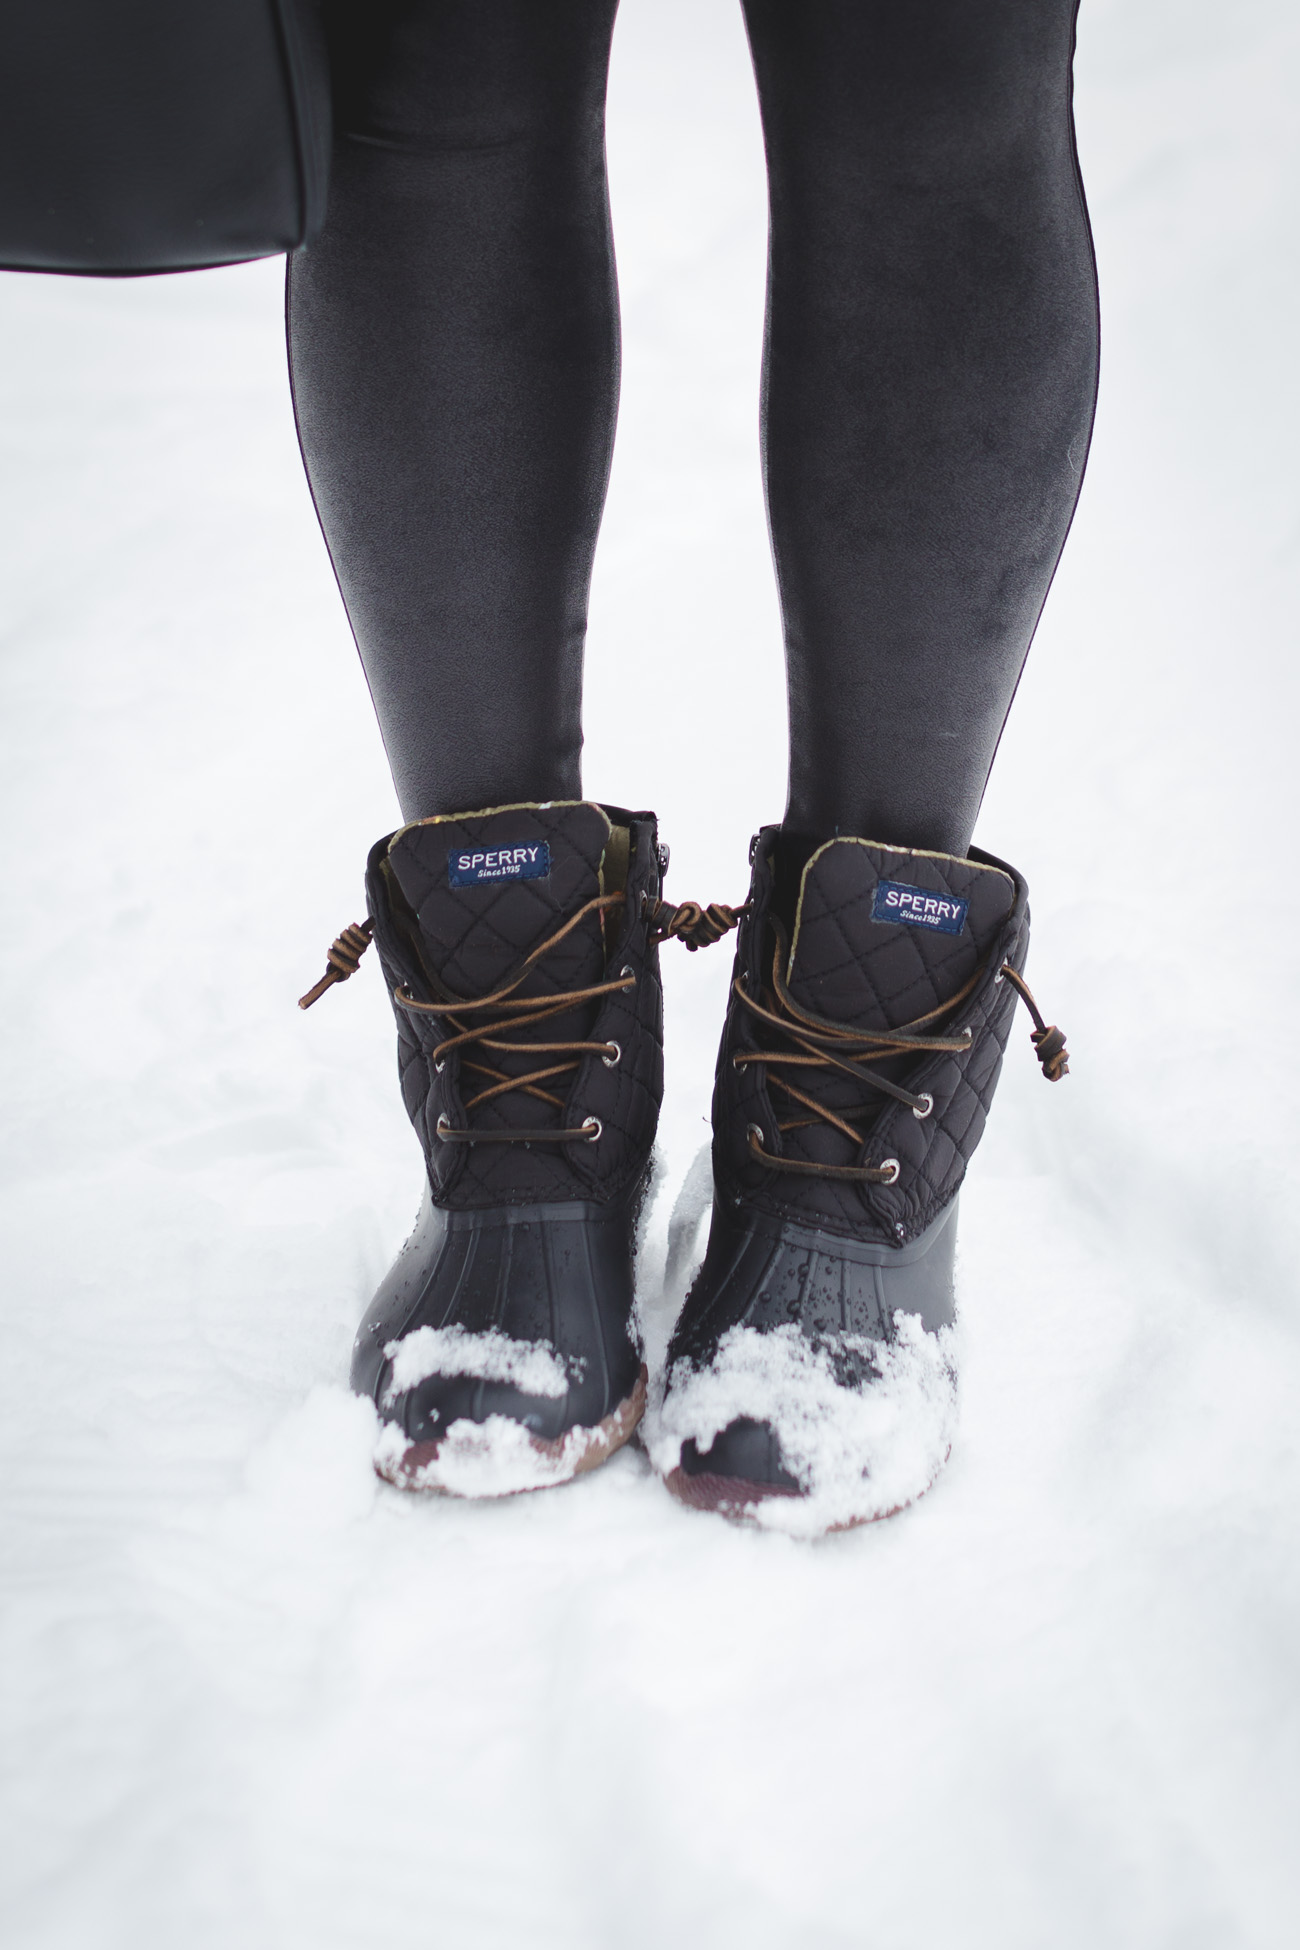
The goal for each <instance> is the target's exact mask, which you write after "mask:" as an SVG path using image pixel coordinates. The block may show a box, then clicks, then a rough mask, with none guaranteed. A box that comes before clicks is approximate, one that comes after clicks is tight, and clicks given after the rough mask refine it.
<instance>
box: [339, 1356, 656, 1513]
mask: <svg viewBox="0 0 1300 1950" xmlns="http://www.w3.org/2000/svg"><path fill="white" fill-rule="evenodd" d="M646 1380H647V1372H646V1368H645V1366H644V1364H643V1365H642V1368H641V1372H640V1374H639V1375H638V1376H637V1381H636V1386H635V1388H633V1390H632V1393H631V1394H630V1395H629V1396H628V1397H627V1398H626V1400H625V1401H621V1402H620V1403H619V1405H618V1407H617V1408H615V1409H612V1410H611V1411H610V1413H609V1414H608V1415H607V1416H606V1417H605V1418H604V1420H603V1421H601V1422H597V1423H596V1425H595V1427H594V1428H590V1429H570V1430H569V1432H568V1434H567V1435H562V1436H556V1437H554V1438H553V1439H552V1440H550V1441H545V1440H543V1438H542V1437H540V1436H530V1437H529V1438H528V1446H529V1448H530V1449H532V1451H533V1452H534V1454H535V1455H536V1456H537V1458H538V1460H539V1462H541V1463H542V1464H543V1466H544V1467H547V1468H550V1469H553V1470H555V1471H556V1472H557V1473H556V1474H554V1475H547V1476H545V1477H544V1478H542V1479H540V1480H539V1481H538V1482H536V1483H525V1484H521V1485H520V1486H519V1488H518V1489H513V1490H505V1491H502V1492H500V1494H502V1495H505V1496H524V1495H527V1494H529V1493H530V1492H531V1491H533V1490H542V1489H554V1488H556V1487H557V1486H558V1485H559V1484H561V1483H571V1482H572V1481H573V1479H574V1477H575V1476H585V1475H586V1474H587V1472H588V1471H589V1470H592V1469H598V1468H599V1467H600V1465H601V1463H603V1462H608V1460H609V1458H610V1457H611V1456H612V1455H613V1454H614V1453H615V1452H616V1450H619V1449H621V1448H622V1447H623V1444H624V1443H625V1442H627V1441H628V1440H629V1438H630V1437H631V1436H632V1435H633V1433H634V1432H635V1430H636V1426H637V1423H638V1422H639V1421H640V1420H641V1417H642V1416H643V1415H644V1413H645V1396H646ZM445 1441H446V1438H445V1437H442V1438H440V1439H439V1440H438V1441H437V1442H412V1443H411V1444H410V1445H409V1447H408V1448H406V1449H404V1450H403V1451H402V1453H401V1455H400V1456H398V1457H397V1458H396V1459H395V1460H394V1461H388V1460H385V1461H384V1462H382V1463H381V1462H376V1464H375V1473H376V1474H377V1475H378V1476H381V1477H382V1478H383V1480H384V1481H385V1482H386V1483H391V1484H392V1485H393V1487H394V1489H399V1490H426V1491H431V1492H433V1494H435V1495H437V1496H462V1495H465V1494H466V1492H464V1491H461V1490H455V1489H450V1488H448V1487H447V1486H446V1485H445V1484H442V1483H437V1482H432V1481H430V1480H429V1472H430V1471H431V1470H432V1469H434V1468H435V1467H436V1465H437V1462H438V1458H439V1455H440V1454H441V1451H442V1448H443V1444H444V1443H445Z"/></svg>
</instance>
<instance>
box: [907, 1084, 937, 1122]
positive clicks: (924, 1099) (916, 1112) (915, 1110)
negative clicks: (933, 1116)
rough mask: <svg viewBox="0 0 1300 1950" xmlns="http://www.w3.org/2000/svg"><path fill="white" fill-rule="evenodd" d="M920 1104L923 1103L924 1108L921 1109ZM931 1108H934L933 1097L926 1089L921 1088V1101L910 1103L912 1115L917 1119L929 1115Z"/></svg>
mask: <svg viewBox="0 0 1300 1950" xmlns="http://www.w3.org/2000/svg"><path fill="white" fill-rule="evenodd" d="M921 1104H924V1106H925V1108H924V1110H922V1108H921ZM933 1109H934V1098H933V1097H932V1096H931V1095H930V1093H929V1091H928V1090H923V1091H922V1092H921V1103H920V1104H913V1105H912V1115H913V1117H915V1118H916V1119H917V1120H918V1121H919V1120H920V1119H922V1118H926V1117H928V1116H929V1115H930V1112H931V1111H932V1110H933Z"/></svg>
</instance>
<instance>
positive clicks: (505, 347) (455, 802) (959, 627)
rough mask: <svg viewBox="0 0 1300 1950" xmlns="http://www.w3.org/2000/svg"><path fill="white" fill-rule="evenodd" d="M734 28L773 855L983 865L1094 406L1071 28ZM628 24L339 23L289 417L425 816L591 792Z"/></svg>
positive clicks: (886, 14) (1057, 16)
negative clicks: (325, 192)
mask: <svg viewBox="0 0 1300 1950" xmlns="http://www.w3.org/2000/svg"><path fill="white" fill-rule="evenodd" d="M743 4H744V9H745V17H746V22H747V25H748V29H749V37H750V43H751V46H752V49H753V55H754V66H755V70H756V73H757V77H758V88H759V98H760V104H761V108H762V115H763V126H764V132H765V137H766V143H767V157H768V173H769V182H770V197H771V258H770V283H769V298H768V325H767V346H766V357H765V364H764V383H763V427H764V463H765V469H766V480H767V495H768V505H769V511H770V516H771V525H772V537H773V546H774V550H775V555H776V566H777V576H778V581H779V585H780V594H781V605H782V611H783V615H784V619H785V631H786V646H787V667H788V672H789V697H790V794H789V806H788V810H787V815H786V820H787V825H788V826H790V827H791V828H792V829H794V830H797V831H800V832H804V833H811V834H817V835H822V834H830V833H832V832H834V831H836V830H839V831H841V832H848V833H857V834H862V835H866V836H869V837H871V838H875V839H880V840H888V841H894V842H896V843H906V844H910V845H914V846H929V847H936V848H939V849H942V850H945V851H964V850H965V848H966V845H967V843H968V841H969V838H970V833H971V828H972V826H973V823H974V819H975V814H976V812H977V810H978V807H979V802H980V798H981V796H982V794H983V791H984V785H985V781H986V779H987V777H988V771H989V766H990V765H991V763H992V759H993V753H994V749H995V747H996V744H997V740H998V736H999V734H1000V732H1001V728H1002V724H1003V721H1004V719H1005V717H1006V713H1007V709H1008V707H1009V704H1010V700H1011V696H1012V693H1013V691H1014V689H1015V685H1016V682H1017V679H1018V677H1019V674H1020V670H1021V667H1022V665H1023V663H1024V659H1025V654H1026V652H1027V650H1028V647H1029V641H1030V638H1031V636H1032V634H1033V630H1034V626H1035V624H1036V622H1037V620H1038V615H1039V611H1040V610H1041V608H1042V604H1043V600H1044V597H1045V596H1046V593H1047V588H1048V584H1049V583H1050V581H1051V577H1052V573H1053V570H1054V569H1055V566H1056V562H1057V558H1058V556H1059V554H1060V551H1061V546H1062V544H1063V542H1064V539H1065V534H1066V530H1067V528H1068V526H1069V522H1070V517H1071V514H1072V512H1073V508H1074V503H1075V499H1076V497H1077V494H1078V489H1079V483H1080V480H1081V478H1082V474H1083V465H1084V458H1085V454H1086V450H1087V444H1088V436H1089V429H1090V425H1091V419H1092V411H1093V401H1094V397H1095V390H1096V373H1097V309H1096V286H1095V278H1094V271H1093V260H1092V251H1091V244H1090V239H1089V234H1088V224H1087V216H1086V212H1085V208H1084V202H1083V194H1082V189H1081V185H1080V182H1079V175H1078V168H1077V163H1076V158H1075V151H1074V139H1073V127H1072V120H1071V110H1070V93H1071V55H1072V48H1073V35H1074V14H1075V8H1076V5H1077V0H743ZM616 5H617V0H546V4H545V5H541V4H538V0H328V3H327V9H326V11H327V17H328V24H329V29H330V36H331V47H332V56H333V60H334V65H335V74H336V93H337V109H338V141H337V145H336V149H335V156H334V178H333V184H332V187H331V192H330V207H329V220H328V223H327V226H326V229H325V232H324V234H323V236H322V237H321V238H320V240H319V242H318V243H316V244H315V245H313V247H312V248H311V249H310V250H309V251H306V252H304V253H302V254H301V255H299V256H298V257H296V258H293V259H291V260H290V273H289V336H290V348H291V362H292V372H293V382H294V395H295V400H296V405H297V412H298V422H299V430H300V434H301V439H302V447H303V454H304V457H305V459H306V463H307V470H308V474H309V476H310V479H311V485H312V490H313V493H314V495H315V497H316V504H317V507H318V509H319V512H320V517H321V522H322V524H323V527H324V530H325V535H326V539H327V541H328V544H329V548H330V553H331V555H332V557H333V560H334V566H335V569H336V571H337V573H338V578H339V583H340V586H341V588H342V591H343V596H344V600H345V602H346V604H347V608H348V614H349V616H350V618H351V621H352V626H353V629H354V630H355V632H356V637H357V641H358V643H359V645H360V649H361V655H362V659H363V661H364V664H365V669H366V674H367V677H368V679H369V682H370V688H371V691H372V693H373V696H374V700H375V706H376V709H377V711H378V714H379V721H380V725H381V727H382V730H383V735H384V741H385V744H386V746H387V749H388V756H389V759H390V762H391V764H392V768H393V774H394V778H395V780H396V784H397V790H398V795H399V797H400V800H401V804H402V809H403V812H404V814H405V815H406V816H407V817H408V818H416V817H420V816H422V815H424V814H428V813H431V812H453V811H464V810H467V809H469V808H472V807H479V806H489V805H497V804H501V803H504V802H508V801H511V800H520V799H545V798H572V797H576V796H579V794H580V791H581V787H580V765H579V760H580V749H581V742H582V733H581V697H582V657H583V641H584V635H585V630H586V615H587V596H588V588H589V584H590V578H591V566H592V557H593V551H594V548H595V543H596V535H597V530H598V528H599V523H600V516H601V509H602V504H603V500H604V494H605V486H606V481H607V478H608V473H609V462H610V453H611V447H612V442H613V433H614V420H615V413H616V405H617V388H618V313H617V293H616V287H615V278H614V264H613V254H612V249H611V243H610V229H609V217H608V199H607V192H606V182H605V158H604V98H605V80H606V72H607V67H608V59H609V43H610V35H611V32H612V29H613V22H614V13H615V8H616ZM665 572H666V573H669V574H671V564H666V565H665ZM743 652H744V646H743V645H742V644H739V643H737V644H736V645H735V646H733V647H732V649H731V652H730V654H732V656H733V657H734V660H735V671H736V677H735V681H736V682H737V683H743V682H744V675H743V672H744V661H743ZM722 654H728V653H727V651H726V650H724V651H723V653H722ZM647 675H651V676H652V675H653V673H647Z"/></svg>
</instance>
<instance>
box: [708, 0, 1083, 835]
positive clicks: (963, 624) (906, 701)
mask: <svg viewBox="0 0 1300 1950" xmlns="http://www.w3.org/2000/svg"><path fill="white" fill-rule="evenodd" d="M1076 4H1077V0H911V3H910V4H908V5H906V6H900V5H898V4H897V0H812V3H811V4H806V0H745V15H746V20H747V22H748V27H749V34H750V39H751V44H752V48H753V54H754V64H755V70H756V73H757V77H758V85H759V95H760V102H761V106H762V113H763V123H764V130H765V137H766V144H767V154H768V168H769V178H770V196H771V257H770V286H769V309H768V326H767V342H766V359H765V374H764V450H765V462H766V473H767V493H768V504H769V511H770V519H771V527H772V540H773V547H774V552H775V557H776V564H777V573H778V579H779V583H780V592H781V602H782V608H783V613H784V619H785V630H786V643H787V656H788V668H789V700H790V796H789V808H788V812H787V822H786V823H787V825H788V826H790V827H792V828H794V829H795V830H797V831H800V832H804V833H808V834H813V835H816V836H818V837H822V838H828V837H830V835H832V834H833V833H836V832H843V833H857V834H862V835H866V836H871V837H881V838H888V839H890V840H893V841H901V842H903V843H905V844H907V845H909V846H921V847H930V848H940V849H943V850H945V851H948V852H952V853H963V852H965V850H966V846H967V844H968V842H969V840H970V835H971V830H972V828H973V826H974V822H975V815H976V812H977V810H978V807H979V802H980V798H981V796H982V794H983V791H984V786H985V783H986V781H987V777H988V772H989V767H990V765H991V763H992V759H993V753H994V750H995V747H996V744H997V741H998V738H999V735H1000V733H1001V730H1002V726H1003V722H1004V720H1005V718H1006V714H1007V710H1008V708H1009V705H1010V702H1011V697H1012V693H1013V691H1014V689H1015V686H1016V683H1017V681H1018V678H1019V675H1020V670H1021V667H1022V665H1023V663H1024V659H1025V655H1026V653H1027V651H1028V648H1029V640H1030V637H1031V636H1032V634H1033V630H1034V627H1035V625H1036V623H1037V620H1038V616H1039V612H1040V610H1041V608H1042V605H1043V601H1044V598H1045V596H1046V594H1047V588H1048V584H1049V582H1050V581H1051V577H1052V573H1053V571H1054V569H1055V566H1056V562H1057V558H1058V556H1059V554H1060V551H1061V547H1062V544H1063V542H1064V539H1065V534H1066V530H1067V529H1068V527H1069V523H1070V518H1071V515H1072V513H1073V510H1074V503H1075V499H1076V496H1077V494H1078V490H1079V486H1080V483H1081V480H1082V476H1083V466H1084V460H1085V456H1086V452H1087V446H1088V439H1089V434H1090V429H1091V423H1092V412H1093V404H1094V399H1095V392H1096V376H1097V300H1096V284H1095V274H1094V268H1093V259H1092V249H1091V242H1090V238H1089V232H1088V223H1087V215H1086V211H1085V208H1084V202H1083V195H1082V190H1081V186H1080V183H1079V176H1078V169H1077V163H1076V158H1075V150H1074V134H1073V125H1072V115H1071V55H1072V49H1073V34H1074V15H1075V8H1076Z"/></svg>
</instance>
